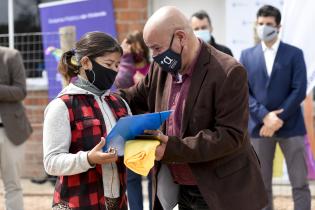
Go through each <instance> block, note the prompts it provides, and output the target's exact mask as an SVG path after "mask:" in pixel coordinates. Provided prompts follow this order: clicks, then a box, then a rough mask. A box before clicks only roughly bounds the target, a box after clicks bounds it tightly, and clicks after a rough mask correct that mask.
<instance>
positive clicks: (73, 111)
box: [53, 95, 128, 210]
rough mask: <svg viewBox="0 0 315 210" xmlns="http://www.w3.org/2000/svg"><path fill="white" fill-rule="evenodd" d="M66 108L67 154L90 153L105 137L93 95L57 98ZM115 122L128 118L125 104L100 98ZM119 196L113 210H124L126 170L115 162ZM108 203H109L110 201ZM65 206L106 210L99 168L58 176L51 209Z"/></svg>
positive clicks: (99, 166)
mask: <svg viewBox="0 0 315 210" xmlns="http://www.w3.org/2000/svg"><path fill="white" fill-rule="evenodd" d="M60 98H61V99H62V100H63V101H64V103H65V104H66V106H67V108H68V111H69V117H70V125H71V145H70V149H69V152H70V153H73V154H75V153H77V152H79V151H89V150H91V149H92V148H93V147H94V146H95V145H96V144H98V143H99V141H100V139H101V136H104V137H106V136H107V133H106V126H105V124H104V119H103V115H102V112H101V109H100V107H99V105H98V103H97V101H96V100H95V99H94V96H92V95H63V96H61V97H60ZM103 100H104V101H106V102H107V103H108V105H109V107H110V108H111V110H112V112H113V113H114V116H115V117H116V119H117V120H118V119H119V118H120V117H123V116H126V115H128V112H127V108H126V105H125V103H124V102H123V100H122V99H121V98H119V97H118V96H115V95H109V96H106V97H105V98H103ZM116 164H117V169H118V174H119V180H120V192H121V196H120V197H119V198H118V202H116V203H117V206H115V208H114V209H117V210H127V197H126V194H125V191H126V169H125V166H124V164H123V158H121V157H120V158H119V159H118V161H117V162H116ZM108 203H111V202H110V201H109V202H108ZM60 204H63V205H64V204H66V205H68V207H69V208H70V209H72V210H108V209H109V206H108V205H106V198H105V197H104V190H103V181H102V168H101V165H96V167H95V168H91V169H89V170H88V171H86V172H84V173H81V174H76V175H72V176H60V177H58V179H57V182H56V186H55V193H54V199H53V206H58V205H60Z"/></svg>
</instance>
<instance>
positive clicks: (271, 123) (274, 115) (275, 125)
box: [263, 109, 283, 131]
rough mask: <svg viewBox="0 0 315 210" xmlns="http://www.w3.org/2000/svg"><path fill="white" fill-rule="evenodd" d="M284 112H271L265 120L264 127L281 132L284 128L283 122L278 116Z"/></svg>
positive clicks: (281, 110) (280, 110)
mask: <svg viewBox="0 0 315 210" xmlns="http://www.w3.org/2000/svg"><path fill="white" fill-rule="evenodd" d="M282 112H283V109H279V110H275V111H272V112H269V113H268V114H267V115H266V116H265V117H264V119H263V122H264V126H266V127H268V128H269V129H272V130H274V131H277V130H279V129H280V128H281V127H282V126H283V121H282V120H281V119H280V118H279V117H278V114H280V113H282Z"/></svg>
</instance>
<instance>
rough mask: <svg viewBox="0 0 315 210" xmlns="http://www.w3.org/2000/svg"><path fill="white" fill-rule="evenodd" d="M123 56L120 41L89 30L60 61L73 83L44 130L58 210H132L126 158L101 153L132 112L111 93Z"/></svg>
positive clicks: (54, 102) (46, 160) (113, 152)
mask: <svg viewBox="0 0 315 210" xmlns="http://www.w3.org/2000/svg"><path fill="white" fill-rule="evenodd" d="M121 56H122V49H121V47H120V45H119V44H118V43H117V41H116V40H115V39H113V38H112V37H111V36H109V35H107V34H105V33H102V32H90V33H87V34H85V35H84V36H83V37H82V38H81V39H80V40H79V41H78V42H77V43H76V45H75V49H73V50H70V51H68V52H65V53H64V54H63V56H62V58H61V60H60V63H59V66H58V69H59V72H60V73H61V74H62V75H63V76H64V78H65V79H66V80H67V81H68V83H69V84H68V85H67V86H66V87H65V88H64V89H63V90H62V91H61V93H59V95H58V97H57V98H55V99H54V100H52V101H51V102H50V103H49V105H48V106H47V108H46V110H45V120H44V128H43V141H44V143H43V147H44V166H45V170H46V172H47V173H48V174H50V175H55V176H58V179H57V182H56V186H55V193H54V198H53V210H57V209H72V210H112V209H115V210H116V209H117V210H125V209H127V198H126V195H125V188H126V173H125V167H124V165H123V161H122V159H121V157H118V156H117V152H116V150H115V149H110V150H109V151H107V152H103V151H102V148H103V146H104V145H105V139H106V136H107V133H109V132H110V130H111V129H112V127H113V126H114V125H115V123H116V121H117V120H118V119H119V118H120V117H123V116H126V115H128V114H130V110H129V107H128V105H127V104H126V103H125V101H124V100H123V99H122V98H120V97H119V96H117V95H113V94H111V93H110V91H109V89H110V88H111V86H112V84H113V82H114V80H115V77H116V75H117V69H118V65H119V62H120V58H121ZM70 81H71V82H70Z"/></svg>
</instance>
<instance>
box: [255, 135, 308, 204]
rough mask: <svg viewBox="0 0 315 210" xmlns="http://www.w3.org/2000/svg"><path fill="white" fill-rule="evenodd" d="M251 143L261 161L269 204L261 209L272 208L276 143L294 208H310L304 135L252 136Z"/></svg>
mask: <svg viewBox="0 0 315 210" xmlns="http://www.w3.org/2000/svg"><path fill="white" fill-rule="evenodd" d="M251 140H252V144H253V146H254V149H255V151H256V153H257V155H258V157H259V159H260V162H261V171H262V176H263V180H264V183H265V187H266V191H267V193H268V199H269V204H268V206H267V207H266V208H264V209H263V210H273V209H274V208H273V197H272V168H273V159H274V155H275V149H276V144H277V143H279V146H280V148H281V150H282V153H283V155H284V158H285V161H286V164H287V169H288V174H289V180H290V183H291V186H292V195H293V201H294V209H295V210H310V209H311V193H310V189H309V185H308V180H307V166H306V160H305V145H304V137H303V136H297V137H291V138H286V139H285V138H274V137H272V138H252V139H251Z"/></svg>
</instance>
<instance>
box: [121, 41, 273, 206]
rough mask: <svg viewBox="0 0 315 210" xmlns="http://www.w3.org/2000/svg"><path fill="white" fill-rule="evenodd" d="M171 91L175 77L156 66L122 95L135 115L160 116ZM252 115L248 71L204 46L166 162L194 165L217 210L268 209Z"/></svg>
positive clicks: (200, 184) (205, 193)
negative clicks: (249, 129) (252, 133)
mask: <svg viewBox="0 0 315 210" xmlns="http://www.w3.org/2000/svg"><path fill="white" fill-rule="evenodd" d="M170 87H171V76H170V74H167V73H166V72H163V71H161V70H160V69H159V67H158V65H156V64H153V65H152V66H151V70H150V72H149V74H148V76H147V77H146V78H145V79H144V80H143V81H141V82H140V83H139V84H138V85H136V86H135V87H133V88H130V89H128V90H122V91H121V94H122V96H124V97H125V98H126V99H127V101H128V103H129V104H130V107H131V109H132V110H133V111H134V112H136V113H139V112H143V111H149V112H157V111H163V110H167V104H168V103H167V101H168V96H169V91H170ZM248 115H249V113H248V88H247V75H246V71H245V69H244V68H243V66H241V65H240V64H239V63H238V62H237V61H236V60H235V59H234V58H232V57H230V56H228V55H226V54H224V53H221V52H219V51H217V50H215V49H214V48H213V47H211V46H209V45H206V44H204V43H203V44H202V49H201V52H200V55H199V57H198V60H197V63H196V66H195V69H194V72H193V75H192V80H191V86H190V90H189V94H188V97H187V100H186V106H185V110H184V115H183V119H182V128H181V136H177V137H176V136H172V137H170V138H169V141H168V143H167V147H166V151H165V154H164V158H163V160H162V161H163V162H165V163H188V164H189V166H190V168H191V170H192V173H193V175H194V176H195V179H196V181H197V183H198V187H199V189H200V192H201V194H202V195H203V197H204V199H205V201H206V202H207V204H208V206H209V209H211V210H258V209H261V208H263V207H264V206H265V205H266V204H267V196H266V192H265V188H264V184H263V181H262V178H261V174H260V165H259V161H258V159H257V156H256V154H255V152H254V150H253V149H252V147H251V145H250V142H249V138H248V133H247V123H248ZM163 130H164V131H165V125H164V126H163ZM154 184H156V180H155V182H154ZM154 190H156V186H155V187H154ZM154 192H155V191H154ZM154 209H158V208H157V206H155V208H154Z"/></svg>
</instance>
